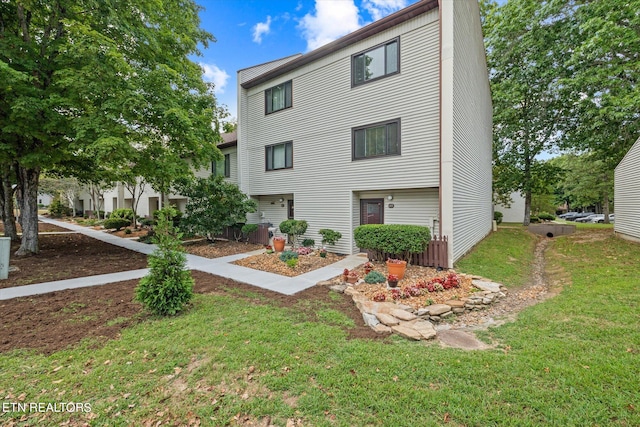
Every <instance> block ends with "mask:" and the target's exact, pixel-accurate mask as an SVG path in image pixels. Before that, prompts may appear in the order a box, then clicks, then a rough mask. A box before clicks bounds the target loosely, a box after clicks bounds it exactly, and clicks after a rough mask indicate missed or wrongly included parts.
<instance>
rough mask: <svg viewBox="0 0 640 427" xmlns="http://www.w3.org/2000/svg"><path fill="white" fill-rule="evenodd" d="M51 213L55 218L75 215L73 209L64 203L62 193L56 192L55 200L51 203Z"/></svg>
mask: <svg viewBox="0 0 640 427" xmlns="http://www.w3.org/2000/svg"><path fill="white" fill-rule="evenodd" d="M49 215H51V216H52V217H54V218H61V217H63V216H71V215H73V209H71V208H69V206H66V205H65V204H63V203H62V200H61V198H60V195H59V194H56V195H55V197H54V198H53V200H52V201H51V204H50V205H49Z"/></svg>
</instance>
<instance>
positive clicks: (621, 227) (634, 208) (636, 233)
mask: <svg viewBox="0 0 640 427" xmlns="http://www.w3.org/2000/svg"><path fill="white" fill-rule="evenodd" d="M639 170H640V138H638V140H637V141H636V142H635V144H633V146H632V147H631V149H630V150H629V152H628V153H627V154H626V155H625V156H624V158H623V159H622V161H620V163H619V164H618V166H616V170H615V174H614V199H613V200H614V203H615V205H616V220H615V222H614V226H613V229H614V231H615V233H616V234H617V235H619V236H620V237H623V238H625V239H628V240H634V241H637V242H640V173H638V171H639Z"/></svg>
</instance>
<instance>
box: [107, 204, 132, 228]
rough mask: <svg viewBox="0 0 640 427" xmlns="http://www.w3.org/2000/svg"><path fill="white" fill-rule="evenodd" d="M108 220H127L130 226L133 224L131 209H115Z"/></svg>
mask: <svg viewBox="0 0 640 427" xmlns="http://www.w3.org/2000/svg"><path fill="white" fill-rule="evenodd" d="M109 219H128V220H129V224H131V223H132V222H133V209H129V208H122V209H116V210H114V211H113V212H111V215H109Z"/></svg>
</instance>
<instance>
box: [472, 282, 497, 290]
mask: <svg viewBox="0 0 640 427" xmlns="http://www.w3.org/2000/svg"><path fill="white" fill-rule="evenodd" d="M471 283H472V284H473V286H475V287H476V288H478V289H482V290H483V291H489V292H500V284H499V283H495V282H485V281H482V280H474V281H472V282H471Z"/></svg>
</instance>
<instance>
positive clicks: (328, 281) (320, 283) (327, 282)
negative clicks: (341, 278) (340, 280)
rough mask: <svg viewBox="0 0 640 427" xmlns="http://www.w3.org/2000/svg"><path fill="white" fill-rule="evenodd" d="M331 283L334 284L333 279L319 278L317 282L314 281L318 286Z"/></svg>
mask: <svg viewBox="0 0 640 427" xmlns="http://www.w3.org/2000/svg"><path fill="white" fill-rule="evenodd" d="M333 284H335V282H334V281H333V280H321V281H319V282H318V283H316V285H318V286H331V285H333Z"/></svg>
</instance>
